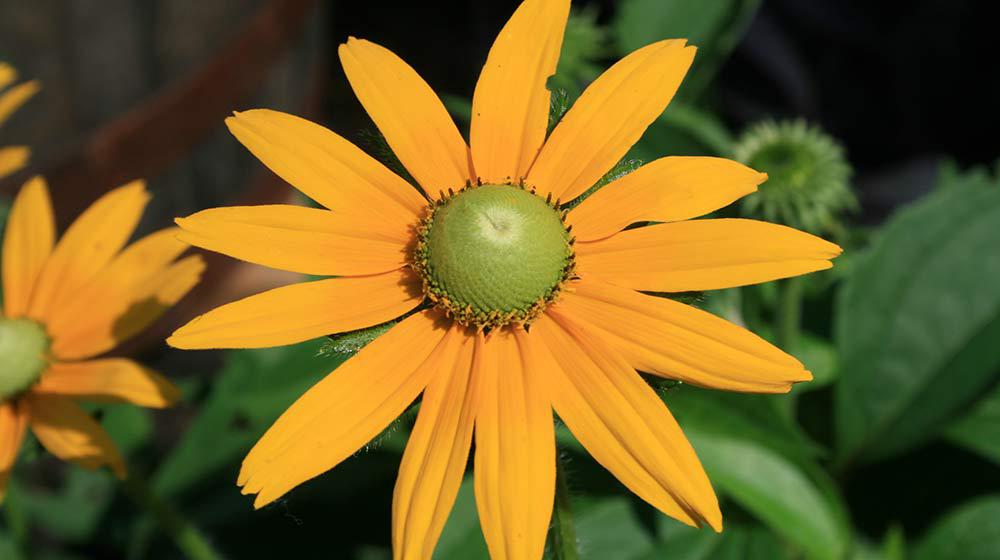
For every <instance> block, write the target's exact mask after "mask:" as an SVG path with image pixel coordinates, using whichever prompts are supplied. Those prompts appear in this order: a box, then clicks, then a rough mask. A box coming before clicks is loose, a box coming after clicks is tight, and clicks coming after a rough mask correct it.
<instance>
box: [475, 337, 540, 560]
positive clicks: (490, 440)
mask: <svg viewBox="0 0 1000 560" xmlns="http://www.w3.org/2000/svg"><path fill="white" fill-rule="evenodd" d="M526 336H530V335H526ZM477 375H478V380H477V383H478V384H479V387H480V389H479V407H478V410H479V411H478V412H477V413H476V465H475V467H476V474H475V483H476V505H477V506H478V509H479V522H480V525H481V526H482V528H483V534H484V535H485V537H486V544H487V545H488V546H489V549H490V556H491V557H492V558H541V557H542V553H543V552H544V551H545V536H546V534H547V533H548V528H549V521H550V520H551V517H552V504H553V496H554V495H555V482H556V453H555V433H554V430H553V426H552V405H551V403H550V400H549V396H548V395H547V394H546V393H545V384H544V382H543V381H542V380H541V379H540V378H541V377H542V376H545V375H550V373H549V372H547V371H529V369H528V368H527V367H526V364H525V361H524V356H523V352H522V350H521V348H520V346H519V344H518V342H517V338H516V335H515V334H514V333H513V332H511V331H510V330H509V329H503V330H500V331H495V332H494V333H493V334H491V335H490V337H489V338H488V339H487V341H486V344H485V345H484V352H483V358H482V366H481V367H480V368H479V371H478V373H477Z"/></svg>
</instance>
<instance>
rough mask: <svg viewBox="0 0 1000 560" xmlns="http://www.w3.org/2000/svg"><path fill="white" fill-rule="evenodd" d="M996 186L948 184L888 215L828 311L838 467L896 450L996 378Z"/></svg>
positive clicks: (927, 433)
mask: <svg viewBox="0 0 1000 560" xmlns="http://www.w3.org/2000/svg"><path fill="white" fill-rule="evenodd" d="M997 224H1000V186H998V184H997V182H996V181H994V180H980V178H978V177H976V176H970V177H968V178H965V177H961V176H959V177H955V178H947V180H945V181H942V184H941V185H940V186H939V188H938V190H937V191H936V192H935V193H933V194H932V195H931V196H929V197H927V198H926V199H925V200H923V201H921V202H918V203H916V204H914V205H912V206H910V207H908V208H906V209H904V210H902V211H900V212H899V213H897V214H896V215H895V216H894V217H893V218H892V219H891V220H890V221H889V223H888V224H886V226H885V227H884V228H883V230H882V231H881V232H880V233H879V235H878V236H877V238H876V240H875V242H874V243H873V244H872V247H871V248H870V249H869V250H868V251H867V254H866V255H865V256H864V257H863V260H862V262H859V263H858V264H857V266H856V268H855V269H854V270H853V272H852V274H851V276H850V277H848V278H847V280H846V281H845V283H844V286H843V288H842V290H841V291H840V294H839V298H838V301H837V312H836V314H835V316H834V317H835V322H836V333H837V337H836V338H837V346H838V350H839V353H840V355H841V358H842V361H843V369H842V372H841V377H840V382H839V383H838V384H837V388H836V389H837V390H836V410H837V416H836V419H837V436H838V437H837V441H838V443H837V448H838V455H839V457H840V461H841V462H843V463H847V462H852V461H871V460H875V459H884V458H886V457H889V456H892V455H894V454H898V453H901V452H903V451H906V450H907V449H909V448H912V447H913V446H915V445H918V444H920V443H922V442H923V441H925V440H926V439H927V438H930V437H933V436H934V435H935V434H936V432H937V431H938V430H937V428H938V427H939V426H941V425H942V424H943V423H944V422H946V421H947V420H948V419H949V418H952V417H953V416H954V415H955V414H956V413H958V412H960V411H962V410H963V409H965V408H966V407H967V406H968V405H969V403H970V402H972V401H974V400H975V399H976V398H977V397H981V396H982V395H983V393H984V391H985V390H986V389H987V388H988V387H989V386H990V385H991V384H992V383H993V382H994V381H995V380H996V378H997V374H998V373H1000V345H998V344H997V340H1000V290H997V284H996V279H997V278H1000V251H997V250H996V248H997V246H998V245H997V243H998V234H1000V228H998V227H997Z"/></svg>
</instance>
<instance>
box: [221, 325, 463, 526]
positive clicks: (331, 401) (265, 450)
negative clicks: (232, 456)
mask: <svg viewBox="0 0 1000 560" xmlns="http://www.w3.org/2000/svg"><path fill="white" fill-rule="evenodd" d="M450 323H451V322H450V321H446V320H445V319H444V318H443V317H441V315H440V314H438V313H437V312H434V311H425V312H422V313H418V314H416V315H412V316H410V317H408V318H407V319H405V320H404V321H402V322H401V323H399V324H398V325H396V326H394V327H393V328H392V329H390V330H389V332H387V333H385V334H383V335H382V336H380V337H379V338H377V339H375V341H374V342H372V343H370V344H369V345H368V346H365V347H364V348H363V349H362V350H361V351H360V352H358V354H357V355H356V356H354V357H353V358H351V359H350V360H348V361H347V362H345V363H344V365H342V366H340V367H339V368H338V369H337V370H336V371H334V372H333V373H331V374H330V375H328V376H327V377H326V378H325V379H323V380H322V381H320V382H319V383H317V384H316V385H315V386H313V387H312V388H311V389H309V391H307V392H306V394H304V395H302V397H300V398H299V400H298V401H296V402H295V404H293V405H292V406H291V407H290V408H289V409H288V410H287V411H285V413H284V414H282V415H281V417H280V418H278V420H277V422H275V423H274V425H273V426H271V428H270V429H269V430H268V431H267V433H265V434H264V436H263V437H262V438H261V439H260V441H258V442H257V445H255V446H254V448H253V449H252V450H251V451H250V454H249V455H247V458H246V459H245V460H244V461H243V469H242V470H241V471H240V476H239V480H238V484H239V485H240V486H242V487H243V493H244V494H257V499H256V501H254V507H258V508H259V507H263V506H265V505H267V504H269V503H271V502H273V501H274V500H276V499H278V498H280V497H281V496H282V495H284V494H285V493H286V492H288V491H289V490H291V489H292V488H294V487H296V486H298V485H299V484H302V483H303V482H305V481H307V480H309V479H311V478H313V477H315V476H317V475H320V474H322V473H324V472H326V471H328V470H330V469H332V468H333V467H335V466H336V465H337V464H338V463H340V462H341V461H343V460H344V459H346V458H347V457H349V456H350V455H351V454H352V453H354V452H355V451H356V450H357V449H358V448H360V447H361V446H362V445H364V444H366V443H368V442H369V441H370V440H371V439H372V438H373V437H375V436H376V435H378V433H379V432H381V431H382V430H384V429H385V427H386V426H388V425H389V423H390V422H392V420H393V419H394V418H396V417H397V416H399V414H400V413H402V412H403V411H404V410H405V409H406V407H407V406H409V405H410V403H412V402H413V400H414V399H415V398H416V397H417V395H419V394H420V391H422V390H423V389H424V387H425V386H426V385H427V382H428V380H429V379H430V376H431V375H432V374H433V373H434V372H433V368H432V367H422V366H423V364H425V363H426V362H427V361H428V358H430V357H431V356H432V355H433V354H434V352H435V349H436V348H438V347H439V345H440V344H441V343H442V341H443V339H444V338H445V334H446V333H447V332H448V329H449V327H450V326H451V325H450ZM432 365H433V364H432Z"/></svg>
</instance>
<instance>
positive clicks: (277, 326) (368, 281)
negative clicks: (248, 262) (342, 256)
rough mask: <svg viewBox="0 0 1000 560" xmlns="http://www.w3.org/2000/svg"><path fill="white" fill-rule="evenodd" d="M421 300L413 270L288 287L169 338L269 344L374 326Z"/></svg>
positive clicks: (203, 344)
mask: <svg viewBox="0 0 1000 560" xmlns="http://www.w3.org/2000/svg"><path fill="white" fill-rule="evenodd" d="M421 299H422V294H421V286H420V279H419V278H418V277H417V276H416V275H415V274H414V273H413V272H412V271H410V270H409V269H400V270H397V271H393V272H387V273H385V274H378V275H375V276H358V277H348V278H331V279H328V280H318V281H315V282H304V283H301V284H294V285H291V286H284V287H281V288H276V289H274V290H270V291H267V292H264V293H262V294H257V295H255V296H250V297H248V298H245V299H242V300H240V301H236V302H233V303H230V304H228V305H224V306H222V307H219V308H217V309H214V310H212V311H209V312H208V313H206V314H204V315H202V316H200V317H198V318H196V319H194V320H192V321H191V322H190V323H188V324H187V325H185V326H183V327H181V328H180V329H178V330H177V332H175V333H174V334H173V336H171V337H170V338H168V339H167V344H170V345H171V346H173V347H174V348H184V349H201V348H264V347H268V346H282V345H285V344H295V343H297V342H302V341H304V340H310V339H313V338H316V337H319V336H324V335H328V334H333V333H339V332H345V331H351V330H355V329H360V328H364V327H370V326H372V325H377V324H379V323H384V322H386V321H389V320H391V319H395V318H396V317H399V316H400V315H402V314H404V313H406V312H407V311H409V310H411V309H413V308H414V307H416V306H417V305H418V304H419V303H420V301H421Z"/></svg>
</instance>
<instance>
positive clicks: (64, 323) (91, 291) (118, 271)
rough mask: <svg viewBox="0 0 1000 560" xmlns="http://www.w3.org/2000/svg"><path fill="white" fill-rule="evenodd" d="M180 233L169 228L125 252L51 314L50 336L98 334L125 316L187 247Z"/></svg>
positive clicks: (49, 318)
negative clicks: (98, 331)
mask: <svg viewBox="0 0 1000 560" xmlns="http://www.w3.org/2000/svg"><path fill="white" fill-rule="evenodd" d="M178 233H180V230H179V229H178V228H166V229H163V230H160V231H158V232H155V233H152V234H150V235H147V236H146V237H143V238H142V239H140V240H139V241H136V242H135V243H132V244H131V245H129V246H128V247H126V248H125V249H123V250H122V252H121V253H119V254H118V255H117V256H116V257H115V258H114V259H113V260H112V261H111V262H110V263H108V266H106V267H104V269H102V270H101V271H100V272H99V273H98V274H97V276H95V277H94V279H93V280H91V281H90V282H89V283H88V284H87V286H86V287H84V288H83V289H82V290H81V291H80V292H78V293H77V294H76V297H74V298H73V299H72V300H71V301H69V302H67V304H66V305H64V306H61V307H59V308H57V309H53V310H52V311H51V313H49V317H48V319H47V321H46V328H47V329H48V331H49V334H50V335H52V336H55V337H56V338H61V337H62V335H65V334H69V333H72V332H73V331H75V330H85V331H88V332H95V331H97V330H98V329H99V327H100V326H102V325H103V324H104V323H106V322H108V321H109V320H113V319H115V318H117V317H118V316H119V315H121V314H123V313H124V312H125V310H126V309H127V308H128V307H129V306H130V305H132V303H134V302H135V301H137V300H138V299H139V298H140V297H142V296H145V295H146V294H147V293H148V292H149V288H150V285H151V284H152V283H154V282H157V281H158V280H159V279H160V278H161V277H162V275H163V272H164V270H165V269H166V268H167V267H168V266H169V265H170V263H171V262H172V261H173V260H174V259H175V258H177V256H178V255H180V254H181V253H183V252H184V251H185V250H186V249H187V248H188V245H187V244H186V243H183V242H182V241H180V240H179V239H177V235H178ZM109 317H110V319H109Z"/></svg>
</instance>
